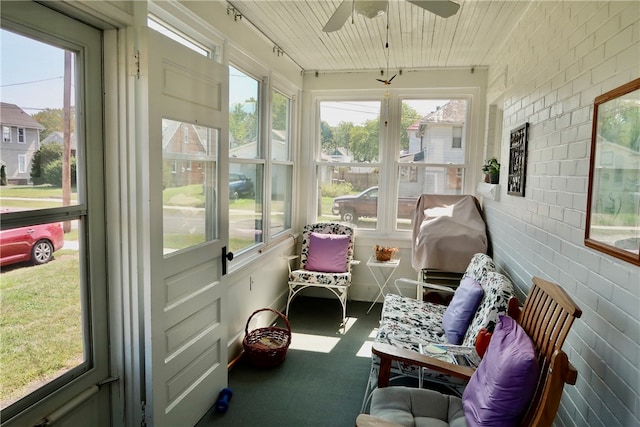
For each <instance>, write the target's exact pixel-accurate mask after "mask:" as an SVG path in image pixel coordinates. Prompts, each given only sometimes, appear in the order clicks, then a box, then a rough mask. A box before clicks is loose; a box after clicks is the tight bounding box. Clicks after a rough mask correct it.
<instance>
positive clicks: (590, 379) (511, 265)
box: [484, 1, 640, 427]
mask: <svg viewBox="0 0 640 427" xmlns="http://www.w3.org/2000/svg"><path fill="white" fill-rule="evenodd" d="M502 51H503V53H504V54H503V55H502V56H501V62H500V63H498V64H496V66H495V67H492V68H491V69H490V70H489V79H488V81H489V82H492V81H496V82H499V83H496V84H495V85H494V86H491V85H490V87H489V88H488V90H487V98H488V101H489V104H493V103H497V102H498V101H496V100H502V101H501V102H500V103H498V105H497V108H501V109H503V111H504V117H503V129H502V139H501V140H502V146H501V149H500V154H501V159H502V163H503V164H504V165H505V166H506V165H508V139H509V132H510V131H511V130H512V129H514V128H515V127H518V126H520V125H522V124H523V123H524V122H529V124H530V140H529V147H528V159H527V177H526V188H525V197H524V198H520V197H514V196H508V195H507V194H506V189H504V188H503V190H502V192H503V194H502V195H501V196H500V201H498V202H494V201H485V203H484V205H485V214H486V217H487V222H488V226H489V233H490V235H491V239H492V243H493V251H494V258H495V259H496V262H497V263H498V265H499V267H500V268H501V269H502V270H503V271H504V272H505V273H506V274H508V275H509V277H510V278H511V279H512V280H513V281H514V283H516V285H517V286H519V287H520V291H521V292H524V293H526V291H527V289H528V287H529V286H530V282H531V276H533V275H538V276H542V277H545V278H548V279H549V280H552V281H555V282H557V283H560V284H561V285H562V286H563V287H564V288H565V289H566V290H567V291H568V292H569V293H570V294H571V295H572V297H573V298H574V299H575V300H576V302H577V303H578V304H579V305H580V307H581V308H582V310H583V315H582V318H581V319H578V320H577V321H576V323H575V324H574V327H573V329H572V331H571V333H570V335H569V337H568V338H567V341H566V343H565V345H564V349H565V351H566V352H567V353H568V355H569V358H570V360H571V362H572V363H573V364H574V365H575V366H576V368H577V369H578V372H579V376H578V383H577V384H576V385H575V386H567V387H565V392H564V395H563V398H562V403H561V406H560V409H559V411H558V417H557V418H556V425H563V426H564V425H566V426H607V427H608V426H625V427H627V426H640V394H639V393H640V368H639V367H640V268H638V267H637V266H633V265H631V264H629V263H626V262H622V261H619V260H617V259H614V258H611V257H609V256H606V255H603V254H601V253H600V252H597V251H594V250H592V249H589V248H586V247H585V246H584V243H583V240H584V228H585V222H586V218H585V217H586V204H587V200H586V199H587V195H586V193H587V185H588V174H589V156H590V144H591V124H592V123H591V120H592V115H593V100H594V98H595V97H596V96H598V95H600V94H602V93H604V92H607V91H609V90H611V89H613V88H615V87H617V86H620V85H622V84H624V83H627V82H628V81H631V80H633V79H635V78H638V77H640V2H623V1H610V2H595V1H580V2H577V1H576V2H555V1H541V2H535V3H534V4H532V5H531V7H530V9H529V10H528V12H527V14H526V16H524V17H523V18H522V21H521V23H520V24H519V25H518V27H517V28H516V29H515V30H514V32H513V34H512V35H511V37H509V38H508V40H506V41H505V45H504V46H503V48H502ZM505 70H506V89H505V88H504V85H503V82H504V81H505V79H503V78H501V79H496V77H497V76H498V75H500V74H501V73H504V72H505ZM499 85H500V86H499ZM504 178H505V176H504V175H503V177H502V179H503V180H504ZM503 187H504V185H503Z"/></svg>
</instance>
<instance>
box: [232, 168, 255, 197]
mask: <svg viewBox="0 0 640 427" xmlns="http://www.w3.org/2000/svg"><path fill="white" fill-rule="evenodd" d="M254 195H255V188H254V186H253V181H251V178H248V177H247V176H246V175H245V174H243V173H235V172H232V173H230V174H229V198H230V199H232V200H238V199H239V198H240V197H253V196H254Z"/></svg>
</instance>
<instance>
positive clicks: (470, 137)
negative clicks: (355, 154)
mask: <svg viewBox="0 0 640 427" xmlns="http://www.w3.org/2000/svg"><path fill="white" fill-rule="evenodd" d="M479 96H480V89H479V88H447V89H442V90H440V89H407V88H400V89H390V88H387V90H386V91H385V92H383V91H378V92H373V91H371V92H370V94H369V95H367V96H363V95H362V94H361V92H359V91H345V90H331V91H328V90H327V91H317V92H314V93H311V94H310V102H311V104H310V105H312V106H313V113H312V114H313V116H312V125H313V130H314V133H313V140H314V142H315V143H314V148H313V153H312V154H313V166H314V170H313V173H314V176H313V178H312V181H311V182H312V183H313V184H314V185H313V187H314V189H313V191H314V194H313V200H314V201H317V200H318V191H319V189H318V179H319V172H318V168H319V166H321V165H322V164H326V162H318V156H319V152H320V150H321V138H320V136H321V134H320V122H321V119H320V102H325V101H371V100H381V101H382V111H381V120H380V122H381V131H380V135H381V140H380V159H379V163H378V164H377V166H378V167H379V169H380V177H379V183H380V185H379V188H378V192H379V196H378V197H379V198H380V199H381V200H397V199H398V194H399V191H398V184H399V182H400V177H399V168H400V167H401V166H409V165H411V164H410V163H401V162H399V159H398V157H397V153H398V152H399V150H400V139H399V138H394V137H393V135H399V134H400V119H401V113H402V101H404V100H412V99H414V100H420V99H433V100H438V99H442V100H445V99H451V100H453V99H464V100H466V101H467V115H466V125H465V126H464V128H463V136H464V138H465V139H466V141H467V142H466V145H465V148H464V150H465V152H464V161H463V162H462V163H460V164H455V165H450V164H442V165H435V164H433V165H429V166H440V167H445V168H462V169H463V178H462V184H461V185H462V193H463V194H467V193H468V194H473V193H474V188H472V182H473V179H472V178H471V177H472V176H473V174H474V173H476V172H477V171H478V170H479V169H478V168H476V167H475V166H474V165H473V164H471V163H470V162H469V159H471V158H476V157H477V155H478V153H479V149H480V148H481V147H479V146H478V145H474V144H472V143H470V141H474V140H476V139H477V140H478V141H480V140H481V139H480V132H481V131H482V127H481V125H480V120H481V117H480V113H481V111H480V110H479V109H478V108H477V106H476V105H475V104H474V102H473V101H474V99H477V98H478V97H479ZM385 110H386V111H385ZM385 113H386V114H387V121H388V126H387V129H386V130H385V129H384V127H382V123H383V122H384V119H383V114H385ZM389 159H390V160H389ZM332 165H336V166H343V165H342V164H338V163H335V164H334V163H332ZM350 165H351V166H352V164H350ZM412 166H420V165H412ZM381 205H384V206H381ZM397 209H398V208H397V203H392V204H379V205H378V218H377V221H378V224H377V227H376V229H356V233H357V234H358V235H359V236H363V237H365V238H374V237H379V236H380V235H381V234H383V235H385V236H391V237H394V238H406V237H407V235H408V234H410V233H411V231H410V230H404V229H398V228H397ZM316 220H317V206H316V205H314V206H313V207H312V208H310V209H309V210H308V211H307V219H306V221H307V222H314V221H316Z"/></svg>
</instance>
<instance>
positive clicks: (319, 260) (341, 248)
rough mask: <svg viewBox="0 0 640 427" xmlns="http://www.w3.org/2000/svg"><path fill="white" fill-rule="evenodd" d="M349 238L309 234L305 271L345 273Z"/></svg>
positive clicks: (347, 236) (343, 235)
mask: <svg viewBox="0 0 640 427" xmlns="http://www.w3.org/2000/svg"><path fill="white" fill-rule="evenodd" d="M350 242H351V236H349V235H348V234H321V233H311V235H310V236H309V253H308V254H307V262H306V264H305V267H304V268H305V270H310V271H321V272H323V273H344V272H346V271H347V251H348V250H349V243H350Z"/></svg>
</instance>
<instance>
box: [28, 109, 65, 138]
mask: <svg viewBox="0 0 640 427" xmlns="http://www.w3.org/2000/svg"><path fill="white" fill-rule="evenodd" d="M63 116H64V113H63V110H62V108H47V109H44V110H42V111H40V112H38V113H36V114H34V115H33V116H32V117H33V118H34V120H35V121H37V122H38V123H40V124H41V125H42V126H44V130H41V131H40V140H43V139H45V138H46V137H47V136H49V135H50V134H52V133H53V132H62V129H63V128H62V118H63ZM71 116H72V119H71V132H75V120H74V119H73V118H74V117H75V111H74V109H73V108H72V109H71Z"/></svg>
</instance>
